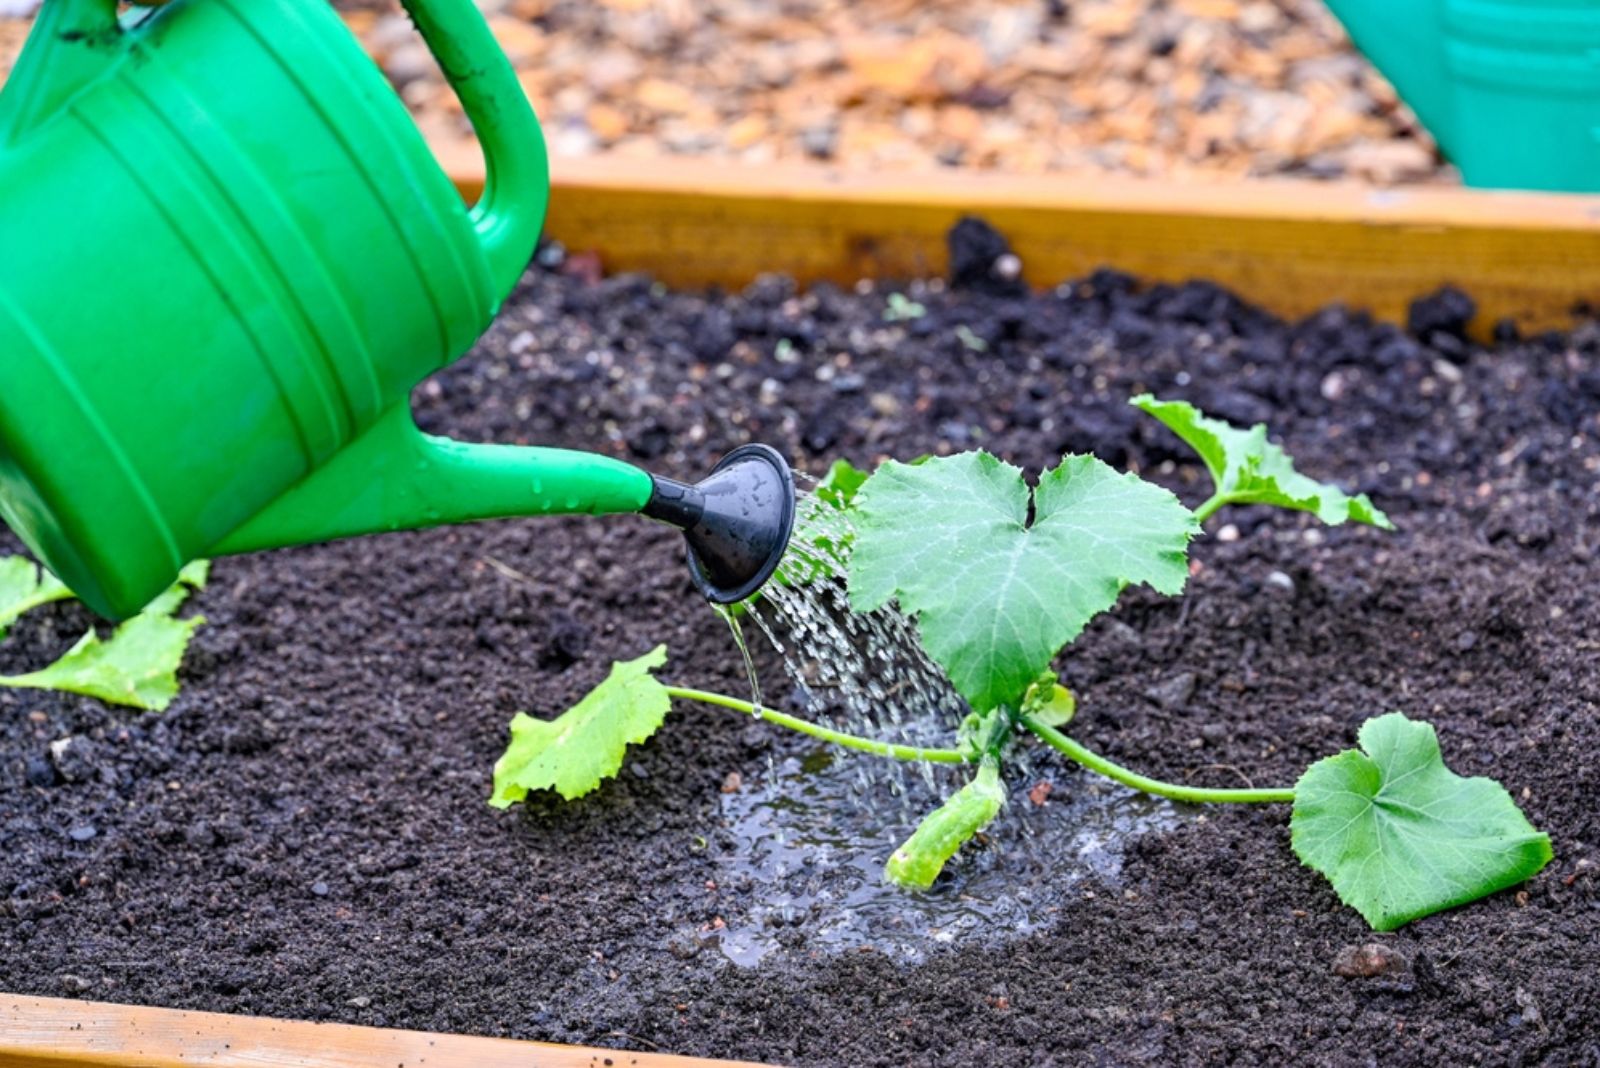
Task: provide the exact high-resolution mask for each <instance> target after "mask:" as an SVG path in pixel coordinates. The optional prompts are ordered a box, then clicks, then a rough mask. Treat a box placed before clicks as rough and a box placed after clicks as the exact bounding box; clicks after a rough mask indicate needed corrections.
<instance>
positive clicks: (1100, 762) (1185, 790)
mask: <svg viewBox="0 0 1600 1068" xmlns="http://www.w3.org/2000/svg"><path fill="white" fill-rule="evenodd" d="M1022 725H1023V726H1025V727H1027V728H1028V729H1029V730H1030V731H1032V732H1033V733H1034V734H1036V735H1038V736H1039V738H1040V740H1042V741H1043V742H1044V743H1045V744H1046V745H1048V746H1049V747H1050V748H1052V749H1054V750H1055V751H1056V752H1058V753H1060V754H1061V755H1062V756H1064V757H1067V758H1068V759H1069V760H1075V761H1077V762H1078V763H1079V764H1082V765H1083V766H1084V767H1086V768H1088V769H1089V770H1090V771H1097V772H1099V773H1100V774H1101V775H1104V776H1105V777H1106V778H1108V779H1112V780H1114V781H1116V782H1120V783H1121V784H1122V785H1124V786H1131V787H1133V788H1134V789H1135V790H1142V791H1144V792H1145V793H1147V794H1155V795H1156V796H1157V797H1169V798H1171V799H1172V800H1174V801H1188V802H1190V803H1193V804H1226V803H1230V802H1232V803H1246V804H1251V803H1253V804H1260V803H1270V802H1289V801H1293V800H1294V790H1292V789H1280V790H1273V789H1264V790H1213V789H1210V788H1208V787H1204V786H1179V785H1178V784H1177V783H1171V782H1162V781H1161V780H1160V779H1151V778H1147V777H1145V776H1143V775H1140V774H1138V773H1137V772H1132V771H1129V770H1128V769H1127V768H1125V767H1123V766H1122V765H1120V764H1114V763H1112V762H1111V761H1109V760H1107V759H1106V758H1105V757H1103V756H1101V755H1100V754H1098V753H1095V752H1092V751H1090V750H1088V749H1085V748H1084V747H1083V746H1081V745H1079V744H1078V743H1077V742H1075V741H1073V740H1072V739H1071V738H1068V737H1067V736H1066V735H1065V734H1062V733H1061V732H1060V731H1058V730H1056V729H1055V728H1054V727H1050V726H1046V725H1045V724H1043V723H1040V722H1039V721H1038V720H1036V719H1034V718H1033V717H1032V716H1028V715H1024V716H1023V717H1022Z"/></svg>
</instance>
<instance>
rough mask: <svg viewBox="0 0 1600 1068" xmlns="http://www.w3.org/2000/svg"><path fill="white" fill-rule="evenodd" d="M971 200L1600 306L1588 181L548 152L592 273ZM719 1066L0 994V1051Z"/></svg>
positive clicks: (1179, 241) (553, 227) (865, 247)
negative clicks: (929, 167)
mask: <svg viewBox="0 0 1600 1068" xmlns="http://www.w3.org/2000/svg"><path fill="white" fill-rule="evenodd" d="M445 163H446V167H447V169H448V170H449V171H450V173H451V174H452V176H453V177H454V179H455V182H456V185H457V187H458V188H459V189H460V190H461V192H462V195H463V196H464V197H466V198H467V199H469V200H473V199H476V197H477V195H478V194H479V193H480V192H481V190H482V188H483V165H482V162H481V160H479V159H477V158H476V157H473V156H470V155H468V154H467V153H465V152H462V151H454V152H451V153H447V154H446V156H445ZM969 213H970V214H978V215H982V216H984V217H985V218H987V219H988V220H989V221H990V222H992V223H993V224H994V225H995V226H996V227H998V228H999V229H1000V230H1001V231H1002V232H1003V233H1005V234H1006V236H1007V237H1008V238H1010V240H1011V242H1012V245H1013V247H1014V248H1015V250H1016V251H1017V253H1018V255H1019V256H1021V258H1022V260H1023V263H1024V269H1025V273H1026V276H1027V277H1028V279H1029V280H1030V281H1031V282H1033V283H1034V284H1035V285H1052V284H1055V283H1056V282H1059V281H1061V280H1063V279H1067V278H1073V277H1078V276H1081V275H1083V274H1085V273H1087V272H1089V271H1091V270H1093V269H1094V268H1096V267H1100V266H1112V267H1116V268H1119V269H1121V270H1125V271H1129V272H1132V273H1134V274H1137V275H1141V276H1143V277H1146V278H1151V279H1157V280H1162V281H1171V282H1180V281H1184V280H1187V279H1191V278H1203V279H1208V280H1210V281H1214V282H1217V283H1220V284H1222V285H1224V286H1227V287H1229V288H1231V289H1233V290H1235V291H1237V292H1238V293H1240V294H1241V295H1243V296H1244V297H1246V298H1247V299H1249V300H1252V301H1255V302H1256V303H1258V304H1260V305H1262V306H1264V307H1266V308H1267V309H1269V310H1271V311H1273V312H1276V313H1278V314H1280V315H1283V316H1289V317H1292V316H1299V315H1303V314H1305V313H1307V312H1310V311H1313V310H1315V309H1316V308H1319V307H1321V306H1323V305H1325V304H1328V303H1330V302H1334V301H1339V302H1343V303H1345V304H1348V305H1350V306H1352V307H1359V308H1366V309H1369V310H1370V311H1372V312H1373V313H1374V314H1375V315H1377V316H1379V317H1381V318H1384V319H1388V320H1392V321H1404V318H1405V314H1406V307H1407V304H1408V303H1409V301H1410V300H1411V299H1412V298H1413V297H1415V296H1417V295H1419V294H1422V293H1426V292H1429V291H1431V290H1433V289H1435V288H1437V287H1438V286H1440V285H1443V284H1446V283H1452V284H1455V285H1459V286H1461V287H1462V288H1464V289H1466V290H1468V291H1469V292H1470V293H1471V294H1472V295H1473V297H1474V298H1476V300H1477V301H1478V306H1479V316H1478V321H1477V323H1476V324H1475V325H1476V329H1478V330H1479V331H1480V332H1486V331H1487V329H1488V328H1489V326H1490V325H1491V324H1493V323H1494V322H1495V321H1496V320H1498V319H1501V318H1512V319H1514V320H1516V322H1517V323H1518V325H1519V326H1521V327H1522V328H1523V329H1525V330H1527V329H1545V328H1551V327H1562V326H1567V325H1570V323H1571V318H1572V312H1573V309H1574V307H1575V306H1577V305H1578V304H1579V303H1580V302H1583V301H1595V302H1596V303H1600V197H1592V196H1583V197H1579V196H1550V195H1537V194H1523V193H1484V192H1474V191H1468V190H1461V189H1451V188H1422V189H1407V190H1392V191H1382V190H1373V189H1369V188H1366V187H1362V186H1356V185H1351V184H1323V183H1310V182H1289V181H1271V182H1266V181H1263V182H1252V183H1236V184H1230V185H1183V186H1177V185H1168V184H1163V183H1159V182H1149V181H1138V180H1132V179H1126V178H1120V177H1093V178H1082V177H1037V178H1033V177H1029V178H1022V177H1003V176H990V175H974V174H967V173H940V174H934V175H927V176H924V175H917V176H906V175H895V176H865V175H845V174H842V173H839V172H837V171H834V170H831V169H823V168H806V169H783V170H778V169H760V170H744V169H740V168H739V167H737V166H732V165H727V164H723V163H706V162H695V161H673V160H650V161H633V160H621V159H593V160H559V161H557V162H556V164H555V176H554V191H553V193H552V197H551V206H550V217H549V220H548V224H547V226H546V231H547V233H549V234H550V236H552V237H554V238H556V239H558V240H560V241H562V242H563V243H565V244H566V245H567V246H568V247H569V248H571V249H573V250H593V251H595V252H597V253H599V255H600V257H601V260H602V263H603V264H604V265H605V267H606V268H607V269H608V270H611V271H646V272H649V273H651V274H653V275H655V276H656V277H657V278H659V279H660V280H661V281H663V282H666V283H668V284H670V285H674V286H707V285H719V286H723V287H727V288H734V287H739V286H742V285H744V284H746V283H747V282H749V281H750V280H751V279H753V278H755V277H756V276H757V275H759V274H761V273H762V272H764V271H782V272H785V273H788V274H791V275H793V276H795V277H796V278H798V279H799V280H801V281H802V282H811V281H817V280H821V279H826V280H829V281H833V282H837V283H841V284H845V285H848V284H852V283H854V282H855V281H856V280H857V279H860V278H863V277H874V278H888V279H895V278H911V277H915V276H919V275H930V274H940V273H942V272H943V271H944V270H945V263H946V254H945V244H944V235H945V232H946V231H947V230H948V229H949V227H950V225H951V224H952V223H954V222H955V221H956V220H957V219H958V218H960V217H961V216H962V215H964V214H969ZM727 1063H729V1062H715V1061H706V1060H697V1059H694V1058H681V1057H671V1056H665V1055H660V1054H654V1053H651V1054H646V1053H628V1052H619V1051H615V1050H601V1049H585V1048H579V1047H570V1046H555V1045H549V1044H545V1043H534V1042H517V1041H511V1040H507V1039H494V1038H476V1037H468V1036H459V1035H434V1034H425V1033H422V1032H416V1031H400V1030H381V1029H377V1028H370V1027H354V1026H350V1025H346V1024H316V1023H296V1022H287V1021H278V1020H263V1019H255V1018H250V1017H243V1016H227V1015H219V1014H214V1013H198V1012H181V1011H177V1010H172V1009H150V1008H137V1007H127V1006H119V1005H106V1004H97V1003H93V1002H79V1001H64V1000H59V999H53V998H34V997H21V996H8V995H0V1068H44V1066H52V1068H61V1066H67V1065H83V1066H89V1065H94V1066H110V1065H119V1066H120V1065H142V1066H148V1068H179V1066H186V1065H197V1064H198V1065H212V1066H229V1068H244V1066H247V1065H250V1066H260V1065H274V1066H291V1065H301V1066H313V1065H315V1066H319V1068H321V1066H330V1068H392V1066H394V1065H398V1064H404V1065H406V1066H407V1068H423V1066H431V1068H499V1066H511V1065H517V1066H519V1068H600V1066H602V1065H608V1064H609V1065H613V1066H630V1068H693V1066H696V1065H698V1066H702V1068H704V1066H710V1065H714V1064H727Z"/></svg>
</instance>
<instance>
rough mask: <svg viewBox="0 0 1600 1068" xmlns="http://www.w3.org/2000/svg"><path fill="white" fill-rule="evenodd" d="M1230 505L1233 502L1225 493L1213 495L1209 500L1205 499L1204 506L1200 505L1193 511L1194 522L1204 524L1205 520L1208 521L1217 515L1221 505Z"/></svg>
mask: <svg viewBox="0 0 1600 1068" xmlns="http://www.w3.org/2000/svg"><path fill="white" fill-rule="evenodd" d="M1232 503H1233V501H1232V500H1231V499H1230V498H1229V497H1228V495H1227V494H1226V493H1213V494H1212V495H1211V496H1210V497H1209V498H1207V500H1206V501H1205V503H1204V504H1202V505H1200V507H1198V508H1196V509H1195V510H1194V517H1195V520H1196V521H1197V522H1200V523H1204V522H1205V521H1206V520H1207V519H1210V518H1211V517H1212V516H1213V515H1215V514H1216V513H1217V509H1219V508H1221V507H1222V506H1223V505H1227V504H1232Z"/></svg>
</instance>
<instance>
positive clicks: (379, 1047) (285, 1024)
mask: <svg viewBox="0 0 1600 1068" xmlns="http://www.w3.org/2000/svg"><path fill="white" fill-rule="evenodd" d="M195 1065H205V1066H211V1068H397V1066H403V1068H502V1066H505V1068H510V1066H513V1065H514V1066H516V1068H741V1066H742V1068H757V1066H754V1065H749V1064H744V1063H743V1062H734V1061H712V1060H703V1059H700V1058H696V1057H678V1056H671V1055H667V1054H660V1053H643V1052H632V1051H624V1050H612V1049H591V1048H587V1047H581V1046H561V1045H555V1044H552V1043H547V1042H523V1041H517V1040H513V1039H507V1038H482V1037H476V1036H471V1035H446V1034H430V1033H428V1032H424V1031H402V1030H397V1029H390V1028H379V1027H359V1026H355V1025H351V1024H336V1023H307V1022H303V1021H292V1020H273V1019H267V1018H263V1017H254V1016H234V1015H228V1014H224V1013H214V1012H185V1011H182V1010H179V1009H153V1008H142V1007H137V1006H129V1005H111V1004H106V1003H102V1002H91V1001H73V1000H67V999H62V998H39V997H23V996H20V995H10V994H0V1068H69V1066H71V1068H110V1066H117V1068H131V1066H137V1068H193V1066H195Z"/></svg>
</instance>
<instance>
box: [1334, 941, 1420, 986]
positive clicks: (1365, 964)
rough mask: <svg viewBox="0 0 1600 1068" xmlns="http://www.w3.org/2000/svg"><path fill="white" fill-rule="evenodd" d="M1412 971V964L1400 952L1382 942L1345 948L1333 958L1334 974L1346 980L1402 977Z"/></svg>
mask: <svg viewBox="0 0 1600 1068" xmlns="http://www.w3.org/2000/svg"><path fill="white" fill-rule="evenodd" d="M1410 969H1411V962H1410V961H1408V960H1406V958H1405V955H1404V954H1402V953H1401V952H1400V951H1399V950H1396V949H1391V948H1390V947H1389V946H1386V945H1384V944H1383V943H1382V942H1366V943H1363V944H1361V945H1359V946H1345V947H1344V948H1343V949H1341V950H1339V952H1338V954H1337V955H1336V956H1335V957H1334V958H1333V974H1334V975H1338V976H1342V977H1343V978H1345V979H1374V978H1376V977H1378V976H1380V975H1400V974H1402V973H1404V972H1407V971H1409V970H1410Z"/></svg>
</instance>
